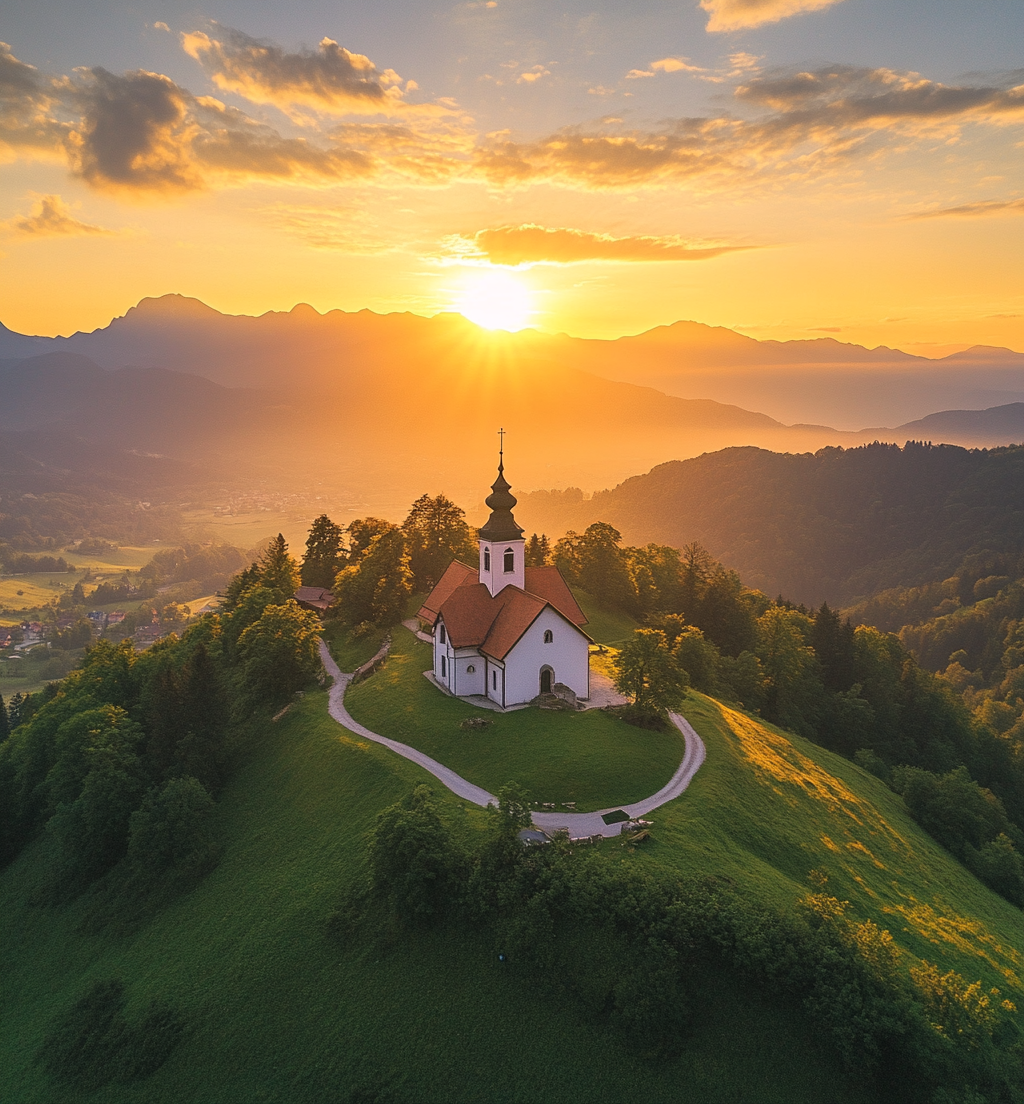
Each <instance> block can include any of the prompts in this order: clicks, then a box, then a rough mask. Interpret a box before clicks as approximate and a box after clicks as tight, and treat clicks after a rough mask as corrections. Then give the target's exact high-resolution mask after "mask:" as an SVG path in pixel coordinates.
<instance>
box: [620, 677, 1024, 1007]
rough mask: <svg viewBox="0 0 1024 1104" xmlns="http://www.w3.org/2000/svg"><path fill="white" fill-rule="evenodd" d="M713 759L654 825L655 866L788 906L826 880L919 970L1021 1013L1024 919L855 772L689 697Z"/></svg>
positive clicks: (650, 859)
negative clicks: (994, 993) (962, 980)
mask: <svg viewBox="0 0 1024 1104" xmlns="http://www.w3.org/2000/svg"><path fill="white" fill-rule="evenodd" d="M683 713H684V714H685V715H686V716H687V718H688V719H689V720H690V723H691V724H692V725H693V726H694V728H695V729H696V730H697V732H698V733H699V734H700V736H701V738H702V739H703V740H704V743H705V745H706V747H707V759H706V761H705V763H704V765H703V766H702V767H701V769H700V770H699V771H698V772H697V775H696V776H695V778H694V780H693V781H692V782H691V783H690V786H689V788H688V789H687V791H686V793H685V794H684V795H683V797H682V798H681V799H679V800H678V801H674V802H672V803H671V804H670V805H665V806H663V807H662V808H660V809H657V810H655V811H654V812H653V813H651V814H650V819H651V820H652V821H654V829H653V830H652V840H651V841H650V843H647V844H645V845H644V846H643V847H642V848H638V855H639V856H642V858H641V861H642V862H643V863H645V864H648V865H650V866H651V867H655V868H661V869H669V870H672V871H678V872H681V873H686V874H702V873H707V872H712V873H715V874H722V875H725V876H727V877H729V878H732V879H734V880H735V881H736V882H737V883H738V884H740V885H741V886H744V887H746V888H748V889H749V890H750V891H751V892H752V893H753V894H755V895H756V896H757V897H759V898H761V899H763V900H768V901H774V902H776V903H777V904H780V905H786V904H787V903H790V902H792V901H793V900H794V899H795V898H797V897H799V896H801V895H802V894H804V893H806V892H808V891H809V889H810V883H809V881H808V873H809V872H810V871H811V870H812V869H819V870H824V871H826V872H827V873H828V876H829V880H828V884H827V886H826V889H825V892H827V893H830V894H832V895H833V896H835V897H838V898H840V899H841V900H846V901H849V902H850V905H851V914H852V915H854V916H856V917H857V918H858V919H861V920H866V919H871V920H874V921H875V923H877V924H878V925H879V926H880V927H882V928H887V929H888V930H889V931H891V932H892V934H893V937H894V939H895V940H896V941H897V943H898V944H899V945H900V946H901V947H902V948H903V949H904V950H905V951H907V952H908V953H909V954H910V955H912V956H913V957H914V958H926V959H928V960H929V961H930V962H934V963H936V964H938V965H939V966H940V967H941V968H942V969H943V970H944V971H945V970H950V969H955V970H956V971H957V972H959V973H961V974H963V975H964V976H965V977H967V978H968V979H969V980H971V981H974V980H976V979H978V978H981V979H982V980H983V981H984V983H985V986H986V988H987V987H989V986H998V987H999V988H1000V989H1001V990H1002V991H1003V993H1004V995H1006V996H1009V997H1011V999H1013V1000H1014V1001H1015V1002H1016V1003H1017V1005H1018V1007H1019V1008H1022V1009H1024V1000H1022V998H1024V984H1022V978H1024V953H1022V952H1024V916H1022V915H1021V912H1020V910H1019V909H1017V908H1014V906H1013V905H1011V904H1009V902H1007V901H1005V900H1004V899H1003V898H1002V897H1000V896H998V895H997V894H995V893H993V892H992V891H991V890H989V889H987V888H986V887H985V886H983V885H982V884H981V883H980V882H979V881H978V880H977V879H976V878H974V877H973V876H972V875H971V874H969V873H968V872H967V871H966V870H965V869H964V868H963V867H962V866H961V865H960V864H959V863H958V862H956V861H955V860H954V859H953V858H951V857H950V855H949V854H947V852H946V851H944V850H943V849H942V848H941V847H940V846H939V845H938V844H937V843H935V841H934V840H932V839H931V837H930V836H928V835H927V834H926V833H925V832H924V831H923V830H922V829H921V828H919V827H918V825H917V824H915V823H914V821H912V820H911V819H910V816H909V815H908V814H907V811H906V809H905V807H904V805H903V801H902V799H901V798H900V797H898V796H897V795H896V794H894V793H893V792H892V791H891V790H890V789H889V788H888V787H887V786H885V785H884V784H883V783H882V782H880V781H879V780H878V779H877V778H875V777H874V776H872V775H870V774H868V773H867V772H865V771H863V770H861V768H860V767H858V766H856V764H854V763H851V762H850V761H849V760H847V759H844V758H842V757H841V756H839V755H835V754H833V753H832V752H829V751H826V750H824V749H823V748H820V747H818V746H817V745H815V744H812V743H810V742H809V741H807V740H803V739H801V738H800V737H799V736H794V735H793V734H792V733H788V732H784V731H782V730H780V729H777V728H774V727H773V726H771V725H768V724H765V723H764V722H763V721H761V720H760V719H752V718H750V717H749V716H748V715H747V714H745V713H743V712H741V711H739V710H736V709H731V708H729V707H728V706H724V705H720V704H719V703H718V702H716V701H714V700H713V699H711V698H706V697H704V696H703V695H700V694H691V695H690V697H689V699H688V701H687V703H686V704H685V706H684V708H683Z"/></svg>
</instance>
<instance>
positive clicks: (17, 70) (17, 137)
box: [0, 42, 63, 154]
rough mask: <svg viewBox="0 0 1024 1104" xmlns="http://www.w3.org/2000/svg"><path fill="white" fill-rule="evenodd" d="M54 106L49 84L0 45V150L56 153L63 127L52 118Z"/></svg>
mask: <svg viewBox="0 0 1024 1104" xmlns="http://www.w3.org/2000/svg"><path fill="white" fill-rule="evenodd" d="M54 103H55V98H54V95H53V92H52V89H51V87H50V82H49V81H47V80H45V79H44V78H43V76H42V75H41V74H40V73H39V71H38V70H37V69H36V68H35V67H34V66H32V65H26V64H25V62H23V61H19V60H18V59H17V58H16V57H15V56H14V53H13V52H12V50H11V47H10V46H8V45H7V43H6V42H0V150H3V149H4V148H5V147H6V150H7V151H8V154H10V153H17V152H18V151H20V150H25V151H36V152H37V153H44V152H48V151H54V150H56V148H58V146H59V143H60V140H61V137H62V134H63V128H62V127H61V125H60V123H59V122H58V121H57V120H56V119H55V118H54V117H53V113H52V112H53V106H54Z"/></svg>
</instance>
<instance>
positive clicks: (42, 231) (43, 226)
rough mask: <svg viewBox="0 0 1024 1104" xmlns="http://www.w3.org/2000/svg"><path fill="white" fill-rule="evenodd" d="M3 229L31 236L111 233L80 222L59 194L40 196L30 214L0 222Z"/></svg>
mask: <svg viewBox="0 0 1024 1104" xmlns="http://www.w3.org/2000/svg"><path fill="white" fill-rule="evenodd" d="M2 225H3V227H4V229H6V230H8V231H10V232H12V233H16V234H28V235H31V236H33V237H55V236H58V235H69V234H70V235H74V234H112V233H113V231H112V230H105V229H104V228H103V227H102V226H91V225H90V224H89V223H87V222H80V221H79V220H78V219H76V218H75V217H74V215H72V213H71V208H70V207H69V206H68V205H67V204H66V203H65V202H64V200H63V199H61V197H60V196H59V195H44V196H40V197H39V198H38V199H37V200H36V203H35V205H34V207H33V209H32V214H31V215H22V216H20V217H15V218H12V219H9V220H8V221H7V222H6V223H3V224H2Z"/></svg>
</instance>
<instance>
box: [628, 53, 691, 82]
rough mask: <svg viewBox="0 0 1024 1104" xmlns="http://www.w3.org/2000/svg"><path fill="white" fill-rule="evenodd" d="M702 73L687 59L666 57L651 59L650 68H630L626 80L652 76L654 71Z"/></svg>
mask: <svg viewBox="0 0 1024 1104" xmlns="http://www.w3.org/2000/svg"><path fill="white" fill-rule="evenodd" d="M683 72H685V73H704V72H706V70H705V69H702V68H701V67H700V66H699V65H690V64H689V62H688V59H686V58H677V57H667V58H660V59H659V60H658V61H652V62H651V67H650V69H630V71H629V72H628V73H627V74H626V80H638V79H640V78H641V77H653V76H654V75H655V73H683Z"/></svg>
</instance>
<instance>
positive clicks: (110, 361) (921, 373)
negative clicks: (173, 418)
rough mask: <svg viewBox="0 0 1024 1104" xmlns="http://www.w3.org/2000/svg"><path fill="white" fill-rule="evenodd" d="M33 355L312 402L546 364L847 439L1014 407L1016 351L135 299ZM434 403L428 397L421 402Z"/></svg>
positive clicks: (1021, 380)
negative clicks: (553, 327) (530, 326)
mask: <svg viewBox="0 0 1024 1104" xmlns="http://www.w3.org/2000/svg"><path fill="white" fill-rule="evenodd" d="M26 342H27V343H28V345H26ZM47 351H62V352H74V353H80V354H83V355H86V356H89V357H90V358H92V359H93V360H94V361H96V362H97V363H98V364H100V365H102V366H103V367H105V368H119V367H123V366H126V365H142V366H146V367H158V368H167V369H173V370H175V371H184V372H191V373H194V374H197V375H201V376H205V377H206V378H208V379H210V380H214V381H216V382H218V383H221V384H225V385H229V386H249V387H270V388H286V389H288V390H289V391H291V390H294V389H295V388H296V387H299V386H301V387H307V388H315V389H316V390H317V391H318V392H323V391H324V390H329V391H336V390H339V389H346V388H351V387H360V386H362V385H363V384H364V383H365V381H366V380H367V379H368V378H373V377H377V376H383V375H391V376H395V375H396V374H397V375H398V376H400V377H402V378H405V377H406V375H407V374H408V373H409V372H410V371H412V372H416V371H425V372H426V373H428V374H430V373H431V372H434V371H436V370H437V369H439V368H443V366H444V365H446V364H447V365H451V364H454V363H455V362H457V363H458V366H459V367H460V368H466V369H469V370H470V376H472V375H473V371H472V370H474V369H475V370H476V371H478V372H480V373H486V372H487V371H488V370H493V369H494V368H496V367H497V366H499V365H500V366H502V367H503V368H504V370H505V371H506V372H507V373H509V374H512V373H519V372H523V371H527V370H528V369H529V368H530V366H531V365H533V366H537V365H542V364H547V365H549V366H551V367H552V368H557V369H574V370H576V371H583V372H587V373H593V374H596V375H599V376H602V377H605V378H607V379H611V380H616V381H618V382H625V383H633V384H637V385H641V386H647V387H654V388H656V389H658V390H660V391H662V392H665V393H667V394H670V395H672V396H674V397H678V398H687V399H710V400H713V401H716V402H719V403H724V404H726V405H734V406H739V407H742V408H745V409H747V410H751V409H753V410H758V411H762V412H764V413H765V414H767V415H769V416H770V417H771V418H773V419H775V420H777V421H780V422H782V423H784V424H793V423H810V424H819V425H831V426H837V427H839V428H841V429H844V430H849V431H853V430H859V429H860V428H861V427H862V426H865V425H889V426H891V425H899V424H901V423H904V422H907V421H910V420H913V419H917V418H920V417H923V416H924V415H927V414H931V413H932V412H934V411H935V410H937V409H948V408H965V409H976V408H981V407H990V406H995V405H997V404H1000V403H1009V402H1013V401H1018V400H1024V354H1020V353H1014V352H1011V351H1010V350H1008V349H992V348H990V347H987V346H977V347H975V349H972V350H968V351H967V352H966V353H956V354H954V355H952V356H950V357H945V358H943V359H941V360H934V361H933V360H927V359H925V358H923V357H916V356H911V355H910V354H908V353H903V352H900V351H899V350H894V349H888V348H885V347H884V346H882V347H879V348H877V349H870V350H869V349H865V348H863V347H862V346H859V345H852V344H847V343H844V342H840V341H837V340H835V339H834V338H829V337H825V338H818V339H814V340H810V341H784V342H779V341H757V340H755V339H753V338H750V337H745V336H743V335H741V334H738V333H735V332H734V331H732V330H728V329H725V328H722V327H712V326H706V325H704V324H702V323H698V322H677V323H675V324H673V325H671V326H659V327H656V328H655V329H652V330H649V331H647V332H646V333H643V334H639V335H637V336H635V337H623V338H619V339H618V340H614V341H599V340H588V339H581V338H570V337H566V336H565V335H548V334H540V333H538V332H536V331H533V330H524V331H521V332H520V333H517V334H503V333H496V334H490V335H485V334H483V333H482V332H481V331H480V330H479V329H478V328H477V327H476V326H474V325H473V324H472V323H470V322H467V321H466V320H465V319H464V318H462V317H461V316H460V315H454V314H447V315H445V314H442V315H437V316H435V317H434V318H423V317H421V316H418V315H413V314H388V315H379V314H374V313H373V312H372V311H368V310H363V311H359V312H357V313H352V314H348V313H345V312H344V311H338V310H335V311H329V312H328V313H326V314H323V315H321V314H319V313H318V312H317V311H315V310H314V309H313V308H312V307H310V306H307V305H305V304H299V305H298V306H296V307H295V308H294V309H293V310H291V311H289V312H287V313H285V312H273V311H271V312H268V313H266V314H263V315H260V316H259V317H250V316H246V315H224V314H221V313H220V312H218V311H216V310H214V309H213V308H211V307H208V306H206V305H205V304H203V303H201V302H200V301H199V300H197V299H190V298H187V297H185V296H180V295H165V296H162V297H160V298H159V299H143V300H142V301H141V302H140V303H139V304H138V306H136V307H133V308H131V309H130V310H129V311H128V312H127V313H126V314H125V315H124V316H123V317H121V318H116V319H114V320H113V321H112V322H111V323H110V324H109V325H108V326H105V327H102V328H100V329H97V330H94V331H93V332H92V333H77V334H74V335H72V336H71V337H68V338H26V337H23V336H22V335H17V334H13V333H12V332H11V331H10V330H6V329H3V330H0V357H15V356H27V355H30V354H37V353H42V352H47ZM440 399H441V396H440V395H438V396H435V398H434V402H435V405H436V403H437V402H438V401H439V400H440Z"/></svg>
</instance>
